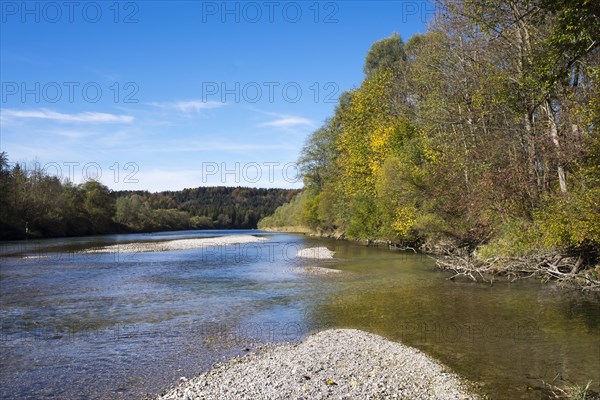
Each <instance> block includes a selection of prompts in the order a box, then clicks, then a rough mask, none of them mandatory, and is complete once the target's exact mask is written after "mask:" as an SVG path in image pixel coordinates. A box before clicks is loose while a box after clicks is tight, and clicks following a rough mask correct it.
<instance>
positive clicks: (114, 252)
mask: <svg viewBox="0 0 600 400" xmlns="http://www.w3.org/2000/svg"><path fill="white" fill-rule="evenodd" d="M240 235H249V236H254V237H257V238H261V239H260V241H245V242H244V241H243V242H242V243H233V242H239V240H234V241H233V242H231V243H233V244H227V243H228V242H227V241H225V243H224V244H222V245H214V243H217V242H218V240H216V239H217V238H222V237H226V236H240ZM211 238H214V239H215V241H214V243H213V245H211V246H200V247H197V246H196V247H194V248H183V249H180V250H169V249H167V250H166V251H151V250H152V247H148V245H144V246H143V247H142V248H143V249H144V251H135V249H136V245H135V244H138V243H163V242H164V243H167V242H172V241H174V240H175V241H176V240H180V239H185V240H190V239H211ZM219 243H221V242H219ZM0 246H1V251H0V255H1V264H0V265H1V266H0V306H1V308H0V318H1V324H2V325H1V331H0V333H1V336H0V339H1V340H0V356H1V359H2V368H1V369H0V396H1V398H6V399H9V398H47V399H59V398H61V399H63V398H68V399H79V398H81V399H84V398H97V399H119V398H141V397H143V396H144V395H156V394H157V393H160V392H161V391H163V390H164V389H166V388H167V387H169V386H171V385H174V384H176V383H177V382H178V381H179V380H180V378H181V377H191V376H194V375H197V374H199V373H202V372H204V371H206V370H208V369H209V368H210V367H211V366H212V365H213V364H214V363H216V362H219V361H223V360H226V359H228V358H230V357H232V356H235V355H240V354H245V353H246V352H248V351H253V349H255V348H257V347H258V346H260V345H261V343H265V342H296V341H300V340H302V339H303V338H305V337H306V336H307V335H308V334H310V333H311V332H316V331H320V330H323V329H328V328H356V329H361V330H364V331H368V332H372V333H375V334H378V335H381V336H384V337H386V338H388V339H391V340H394V341H398V342H402V343H404V344H406V345H409V346H413V347H416V348H418V349H420V350H422V351H424V352H425V353H426V354H428V355H430V356H433V357H435V358H437V359H439V360H440V361H442V362H443V363H444V364H446V365H448V366H449V367H450V368H451V369H453V370H454V371H455V372H457V373H458V374H459V375H461V376H464V377H465V378H467V379H468V380H470V381H472V382H475V383H476V384H477V385H478V386H479V389H480V390H481V392H482V393H484V394H488V395H490V396H491V397H492V398H513V399H539V398H542V390H541V387H543V382H552V381H553V382H554V384H556V385H558V386H568V385H572V384H583V385H585V384H586V383H587V382H588V381H589V380H592V381H593V383H592V388H594V390H597V391H598V390H600V389H599V388H598V383H599V382H600V376H599V374H600V373H599V371H600V299H599V298H598V296H597V295H593V294H581V293H579V292H576V291H569V290H563V289H558V288H555V287H553V286H552V285H543V284H541V283H539V282H536V281H522V282H516V283H507V282H496V283H495V284H494V285H493V286H490V285H487V284H475V283H472V282H468V281H448V280H447V278H448V276H449V275H450V274H448V273H445V272H441V271H439V270H437V269H435V266H434V262H433V261H432V260H431V259H430V258H428V257H426V256H423V255H417V254H412V253H410V252H409V253H404V252H397V251H389V250H387V249H378V248H367V247H364V246H360V245H358V244H354V243H350V242H343V241H333V240H326V239H316V238H309V237H306V236H303V235H292V234H278V233H266V232H261V231H255V230H254V231H253V230H251V231H186V232H172V233H156V234H136V235H108V236H98V237H87V238H71V239H51V240H39V241H29V242H4V243H2V244H1V245H0ZM111 246H116V247H111ZM316 247H326V248H327V249H328V250H331V251H334V255H333V258H331V259H330V258H328V257H327V258H326V257H321V258H320V257H313V258H305V257H298V256H297V255H298V254H299V253H298V252H299V251H301V250H303V249H307V248H316ZM149 248H150V250H148V249H149ZM102 249H104V250H102ZM105 249H111V251H106V250H105ZM132 249H133V250H132ZM95 250H98V251H95ZM161 250H164V249H163V248H162V247H161ZM315 254H317V253H315ZM311 268H312V269H315V270H319V271H320V270H321V269H322V268H326V269H327V268H328V269H334V270H336V271H341V272H339V273H332V274H322V273H319V274H315V273H306V271H310V270H311Z"/></svg>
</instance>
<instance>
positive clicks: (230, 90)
mask: <svg viewBox="0 0 600 400" xmlns="http://www.w3.org/2000/svg"><path fill="white" fill-rule="evenodd" d="M201 90H202V93H201V99H202V102H205V103H208V102H211V101H213V102H214V101H220V102H222V103H228V102H233V103H251V104H254V103H258V102H261V101H264V102H269V103H275V102H285V103H298V102H299V101H301V100H302V99H305V100H306V99H308V100H309V101H312V102H314V103H329V104H333V103H337V101H338V97H339V94H340V86H339V85H338V84H337V83H336V82H331V81H330V82H312V83H310V84H308V85H303V84H301V83H299V82H294V81H287V82H277V81H263V82H257V81H251V82H214V81H213V82H202V89H201Z"/></svg>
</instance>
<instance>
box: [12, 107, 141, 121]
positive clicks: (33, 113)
mask: <svg viewBox="0 0 600 400" xmlns="http://www.w3.org/2000/svg"><path fill="white" fill-rule="evenodd" d="M5 118H6V119H8V118H16V119H47V120H52V121H59V122H89V123H130V122H132V121H133V116H131V115H115V114H108V113H101V112H83V113H77V114H65V113H59V112H56V111H51V110H47V109H40V110H10V109H8V110H7V109H5V110H2V119H5Z"/></svg>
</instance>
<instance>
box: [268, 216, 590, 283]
mask: <svg viewBox="0 0 600 400" xmlns="http://www.w3.org/2000/svg"><path fill="white" fill-rule="evenodd" d="M286 228H287V227H281V228H262V229H263V230H268V231H270V232H277V231H280V232H286V233H297V232H299V230H297V228H298V227H293V228H294V229H292V230H286ZM278 229H279V230H278ZM305 229H307V230H308V231H309V232H303V233H304V234H305V235H309V236H313V237H319V238H327V239H335V240H350V241H353V242H356V243H359V244H361V245H365V246H375V247H387V248H389V249H392V250H409V251H413V252H415V253H416V252H419V253H422V254H426V255H429V256H431V257H432V258H435V260H436V266H437V267H438V268H439V269H442V270H447V271H450V272H453V273H454V275H453V276H452V277H450V279H461V278H464V279H469V280H472V281H474V282H484V283H488V284H493V282H494V280H496V279H498V278H500V279H506V280H507V281H510V282H512V281H515V280H517V279H525V278H532V277H533V278H536V279H539V280H541V281H543V282H545V283H547V282H554V283H556V284H558V285H561V286H563V287H568V288H575V289H580V290H582V291H591V292H600V264H595V265H593V264H592V265H591V266H590V265H587V267H586V265H585V262H584V261H585V260H584V258H583V257H581V256H573V255H569V254H565V253H563V252H560V251H558V250H556V251H548V250H546V251H539V252H537V253H533V254H528V255H524V256H521V257H505V256H496V257H491V258H486V259H484V258H482V257H481V256H480V255H479V254H478V251H477V249H475V250H472V251H468V250H467V249H466V248H463V247H458V246H457V245H455V244H452V243H450V242H448V243H444V242H431V241H428V242H425V243H423V244H421V246H419V247H410V246H405V245H400V244H398V243H394V242H392V241H389V240H352V239H348V238H347V237H346V235H345V233H344V232H343V231H335V232H322V231H319V232H317V231H314V230H310V229H308V228H305Z"/></svg>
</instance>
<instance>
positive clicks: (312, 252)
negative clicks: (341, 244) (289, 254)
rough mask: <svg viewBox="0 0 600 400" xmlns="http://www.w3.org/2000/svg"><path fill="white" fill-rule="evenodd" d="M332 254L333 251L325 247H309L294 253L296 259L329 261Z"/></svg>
mask: <svg viewBox="0 0 600 400" xmlns="http://www.w3.org/2000/svg"><path fill="white" fill-rule="evenodd" d="M334 254H335V251H331V250H329V249H328V248H327V247H309V248H306V249H302V250H298V251H297V252H296V257H301V258H314V259H319V260H330V259H332V258H333V255H334Z"/></svg>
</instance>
